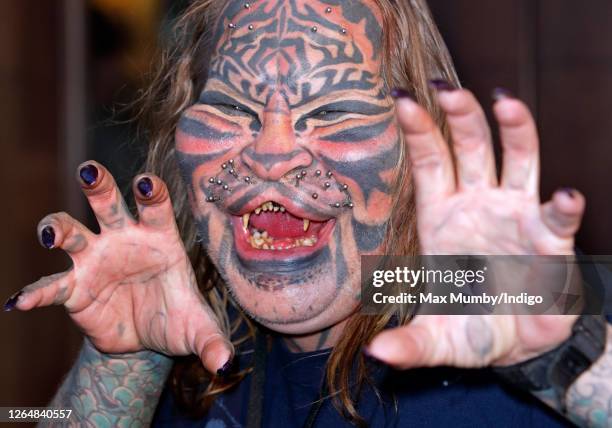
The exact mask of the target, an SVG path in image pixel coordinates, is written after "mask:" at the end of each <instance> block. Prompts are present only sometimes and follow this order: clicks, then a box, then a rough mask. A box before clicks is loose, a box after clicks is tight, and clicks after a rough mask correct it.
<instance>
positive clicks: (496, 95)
mask: <svg viewBox="0 0 612 428" xmlns="http://www.w3.org/2000/svg"><path fill="white" fill-rule="evenodd" d="M491 96H492V97H493V99H494V100H495V101H499V100H507V99H510V98H514V94H513V93H512V92H510V91H509V90H507V89H505V88H495V89H493V93H492V94H491Z"/></svg>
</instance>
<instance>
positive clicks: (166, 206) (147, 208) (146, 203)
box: [133, 174, 176, 228]
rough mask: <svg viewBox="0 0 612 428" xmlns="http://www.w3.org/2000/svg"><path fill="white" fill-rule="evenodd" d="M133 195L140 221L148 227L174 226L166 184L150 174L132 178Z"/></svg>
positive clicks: (172, 211)
mask: <svg viewBox="0 0 612 428" xmlns="http://www.w3.org/2000/svg"><path fill="white" fill-rule="evenodd" d="M133 188H134V197H135V199H136V206H137V207H138V216H139V220H140V223H141V224H143V225H145V226H148V227H157V228H167V227H170V228H174V227H176V221H175V219H174V210H173V208H172V202H171V201H170V195H169V193H168V188H167V187H166V184H165V183H164V182H163V181H162V180H161V179H160V178H158V177H156V176H154V175H151V174H141V175H139V176H137V177H136V178H135V179H134V183H133Z"/></svg>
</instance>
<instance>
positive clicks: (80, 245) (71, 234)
mask: <svg viewBox="0 0 612 428" xmlns="http://www.w3.org/2000/svg"><path fill="white" fill-rule="evenodd" d="M37 230H38V238H39V240H40V243H41V245H42V246H43V247H45V248H48V249H51V248H61V249H62V250H64V251H66V252H67V253H68V254H69V255H70V256H71V257H74V256H76V255H78V254H79V253H80V252H82V251H84V250H85V249H86V248H87V246H88V245H89V243H90V242H91V241H92V240H93V239H94V234H93V233H91V232H90V231H89V229H87V228H86V227H85V226H83V225H82V224H81V223H80V222H78V221H77V220H75V219H73V218H72V217H70V216H69V215H68V214H66V213H64V212H60V213H55V214H49V215H48V216H46V217H45V218H43V219H42V220H41V221H40V222H39V223H38V228H37Z"/></svg>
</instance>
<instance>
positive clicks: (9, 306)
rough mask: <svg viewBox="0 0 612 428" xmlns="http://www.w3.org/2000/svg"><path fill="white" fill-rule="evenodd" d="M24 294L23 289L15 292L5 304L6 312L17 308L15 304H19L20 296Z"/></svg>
mask: <svg viewBox="0 0 612 428" xmlns="http://www.w3.org/2000/svg"><path fill="white" fill-rule="evenodd" d="M22 294H23V291H21V290H20V291H18V292H17V293H15V294H13V295H12V296H11V297H9V298H8V299H7V301H6V303H5V304H4V312H9V311H12V310H13V309H15V305H17V301H18V300H19V297H20V296H21V295H22Z"/></svg>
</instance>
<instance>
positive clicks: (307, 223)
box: [304, 218, 310, 232]
mask: <svg viewBox="0 0 612 428" xmlns="http://www.w3.org/2000/svg"><path fill="white" fill-rule="evenodd" d="M308 226H310V220H308V219H307V218H305V219H304V232H306V231H307V230H308Z"/></svg>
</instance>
